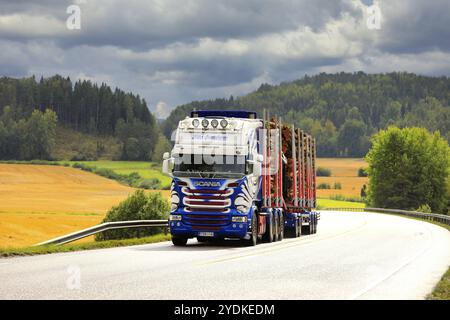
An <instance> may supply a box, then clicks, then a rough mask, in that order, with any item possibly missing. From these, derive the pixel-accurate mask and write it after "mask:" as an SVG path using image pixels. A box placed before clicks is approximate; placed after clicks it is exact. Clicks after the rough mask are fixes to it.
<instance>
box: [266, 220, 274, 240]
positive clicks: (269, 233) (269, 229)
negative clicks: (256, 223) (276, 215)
mask: <svg viewBox="0 0 450 320" xmlns="http://www.w3.org/2000/svg"><path fill="white" fill-rule="evenodd" d="M264 241H265V242H268V243H270V242H273V219H272V215H271V216H270V219H269V225H268V226H267V228H266V233H265V234H264Z"/></svg>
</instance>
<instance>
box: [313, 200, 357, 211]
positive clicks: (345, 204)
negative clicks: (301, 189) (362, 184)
mask: <svg viewBox="0 0 450 320" xmlns="http://www.w3.org/2000/svg"><path fill="white" fill-rule="evenodd" d="M317 205H318V208H319V209H321V208H364V207H365V206H366V205H365V204H364V203H362V202H350V201H337V200H331V199H321V198H319V199H317Z"/></svg>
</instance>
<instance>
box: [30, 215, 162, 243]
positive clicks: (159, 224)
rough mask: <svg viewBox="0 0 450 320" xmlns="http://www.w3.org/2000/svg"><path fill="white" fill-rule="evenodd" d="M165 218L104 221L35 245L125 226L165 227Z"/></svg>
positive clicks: (59, 241)
mask: <svg viewBox="0 0 450 320" xmlns="http://www.w3.org/2000/svg"><path fill="white" fill-rule="evenodd" d="M167 226H168V222H167V220H132V221H115V222H105V223H102V224H99V225H96V226H93V227H90V228H87V229H83V230H80V231H77V232H74V233H70V234H66V235H64V236H61V237H58V238H54V239H50V240H48V241H44V242H41V243H38V244H35V246H42V245H46V244H57V245H61V244H65V243H69V242H72V241H76V240H79V239H83V238H86V237H89V236H92V235H94V234H96V233H99V232H102V231H106V230H112V229H125V228H138V227H167Z"/></svg>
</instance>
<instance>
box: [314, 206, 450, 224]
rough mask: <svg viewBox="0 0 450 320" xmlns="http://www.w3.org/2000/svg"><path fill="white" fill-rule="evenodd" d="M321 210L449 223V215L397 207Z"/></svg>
mask: <svg viewBox="0 0 450 320" xmlns="http://www.w3.org/2000/svg"><path fill="white" fill-rule="evenodd" d="M321 210H328V211H354V212H376V213H387V214H399V215H404V216H408V217H415V218H420V219H424V220H429V221H436V222H440V223H444V224H447V225H450V216H447V215H445V214H436V213H424V212H418V211H406V210H398V209H385V208H324V209H321Z"/></svg>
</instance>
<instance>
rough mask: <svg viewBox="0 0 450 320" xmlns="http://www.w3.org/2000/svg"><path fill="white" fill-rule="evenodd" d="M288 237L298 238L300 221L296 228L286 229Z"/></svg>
mask: <svg viewBox="0 0 450 320" xmlns="http://www.w3.org/2000/svg"><path fill="white" fill-rule="evenodd" d="M285 232H286V236H287V237H289V238H297V237H298V219H296V220H295V222H294V228H289V229H286V231H285Z"/></svg>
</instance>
